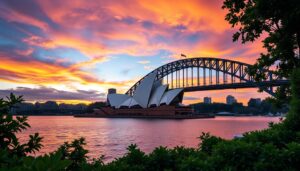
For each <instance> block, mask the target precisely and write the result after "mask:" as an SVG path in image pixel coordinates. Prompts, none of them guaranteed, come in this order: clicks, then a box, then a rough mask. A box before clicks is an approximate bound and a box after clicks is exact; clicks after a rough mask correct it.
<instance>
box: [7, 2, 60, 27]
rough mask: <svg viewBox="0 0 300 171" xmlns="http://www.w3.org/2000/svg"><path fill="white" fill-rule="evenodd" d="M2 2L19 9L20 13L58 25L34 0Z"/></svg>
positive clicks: (51, 24) (15, 9) (53, 25)
mask: <svg viewBox="0 0 300 171" xmlns="http://www.w3.org/2000/svg"><path fill="white" fill-rule="evenodd" d="M2 3H3V5H4V6H7V7H8V8H10V9H13V10H14V11H17V12H18V13H21V14H23V15H26V16H30V17H33V18H36V19H38V20H39V21H41V22H46V23H47V24H48V25H50V26H52V27H57V26H58V25H57V24H55V23H54V22H53V21H52V20H51V19H50V18H49V17H48V16H47V14H46V13H45V12H44V11H43V10H42V8H41V7H40V6H39V4H37V3H36V2H35V1H34V0H26V1H19V0H3V1H2Z"/></svg>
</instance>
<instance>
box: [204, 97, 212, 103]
mask: <svg viewBox="0 0 300 171" xmlns="http://www.w3.org/2000/svg"><path fill="white" fill-rule="evenodd" d="M203 102H204V103H205V104H211V97H204V99H203Z"/></svg>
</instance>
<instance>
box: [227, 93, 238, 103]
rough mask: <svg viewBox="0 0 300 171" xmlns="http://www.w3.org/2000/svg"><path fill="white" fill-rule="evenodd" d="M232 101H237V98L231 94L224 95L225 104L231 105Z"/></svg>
mask: <svg viewBox="0 0 300 171" xmlns="http://www.w3.org/2000/svg"><path fill="white" fill-rule="evenodd" d="M233 103H237V100H236V99H235V97H233V96H232V95H228V96H227V97H226V104H229V105H232V104H233Z"/></svg>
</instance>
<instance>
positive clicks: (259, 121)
mask: <svg viewBox="0 0 300 171" xmlns="http://www.w3.org/2000/svg"><path fill="white" fill-rule="evenodd" d="M278 121H279V118H277V117H216V118H213V119H192V120H159V119H104V118H73V117H70V116H30V117H29V123H30V125H31V128H30V129H28V130H27V131H25V132H23V133H21V134H19V136H20V138H21V139H22V140H24V139H28V134H30V133H35V132H39V133H40V134H41V136H43V137H44V139H43V145H44V148H43V149H42V150H41V151H40V152H39V153H38V154H43V153H46V152H51V151H54V150H56V149H57V148H58V146H59V145H61V144H63V142H65V141H71V140H73V139H74V138H79V137H85V138H86V141H87V144H88V145H87V149H88V150H89V151H90V153H89V155H90V156H91V157H98V156H99V155H101V154H104V155H105V156H106V159H107V160H108V161H109V160H112V159H113V158H115V157H119V156H121V155H123V154H124V153H125V152H126V147H127V146H128V145H130V144H131V143H136V144H138V146H139V147H140V148H141V149H142V150H144V151H146V152H150V151H152V150H153V149H154V148H155V147H157V146H160V145H162V146H168V147H174V146H178V145H179V146H180V145H184V146H188V147H196V146H197V145H198V143H199V141H198V139H197V137H198V136H199V135H200V134H201V132H210V133H211V134H213V135H217V136H220V137H223V138H226V139H231V138H232V137H233V136H234V135H237V134H242V133H244V132H247V131H252V130H259V129H264V128H267V127H268V123H269V122H278Z"/></svg>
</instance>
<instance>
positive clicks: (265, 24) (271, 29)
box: [222, 0, 300, 99]
mask: <svg viewBox="0 0 300 171" xmlns="http://www.w3.org/2000/svg"><path fill="white" fill-rule="evenodd" d="M222 8H223V9H227V10H228V13H227V15H226V17H225V19H226V20H227V21H228V22H229V23H230V24H231V25H232V27H236V28H238V31H237V32H236V33H235V34H234V35H233V41H237V40H239V39H241V41H242V43H246V42H249V41H250V42H253V41H255V40H257V39H258V38H259V37H262V36H263V37H265V38H264V39H263V44H264V48H266V50H267V52H266V53H262V54H261V55H260V58H258V59H257V62H256V63H255V64H254V66H253V67H251V68H250V69H249V71H248V72H249V74H250V75H252V76H254V78H255V79H256V80H257V81H260V80H264V79H266V78H267V75H265V74H264V72H262V70H263V69H269V68H270V67H272V66H275V67H276V71H275V73H274V74H276V75H277V76H279V77H286V78H290V76H291V74H292V72H293V69H295V68H299V67H300V59H299V54H300V48H299V47H300V1H299V0H285V1H282V0H225V1H224V3H223V6H222ZM289 95H290V87H289V86H285V87H280V88H279V89H278V91H277V95H276V97H277V98H278V99H288V97H289Z"/></svg>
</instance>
